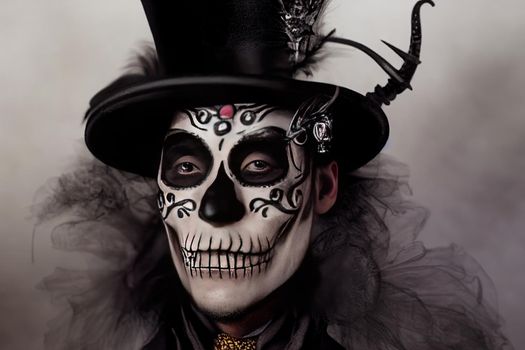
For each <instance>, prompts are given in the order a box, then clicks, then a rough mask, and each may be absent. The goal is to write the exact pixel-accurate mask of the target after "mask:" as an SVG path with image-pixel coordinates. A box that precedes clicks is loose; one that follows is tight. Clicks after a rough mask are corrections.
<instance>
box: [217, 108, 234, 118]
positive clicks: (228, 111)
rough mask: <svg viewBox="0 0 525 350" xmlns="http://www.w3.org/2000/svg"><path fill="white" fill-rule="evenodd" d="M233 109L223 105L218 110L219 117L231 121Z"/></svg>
mask: <svg viewBox="0 0 525 350" xmlns="http://www.w3.org/2000/svg"><path fill="white" fill-rule="evenodd" d="M233 114H234V108H233V105H224V106H222V107H221V109H219V115H220V116H221V118H222V119H231V118H233Z"/></svg>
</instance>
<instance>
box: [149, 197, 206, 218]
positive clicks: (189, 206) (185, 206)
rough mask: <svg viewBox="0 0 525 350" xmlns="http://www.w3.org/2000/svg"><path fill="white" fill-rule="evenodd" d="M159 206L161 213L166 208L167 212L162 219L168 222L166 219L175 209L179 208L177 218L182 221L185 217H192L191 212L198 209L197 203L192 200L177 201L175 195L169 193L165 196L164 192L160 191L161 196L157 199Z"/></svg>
mask: <svg viewBox="0 0 525 350" xmlns="http://www.w3.org/2000/svg"><path fill="white" fill-rule="evenodd" d="M157 205H158V207H159V209H160V211H161V213H162V212H163V211H164V209H165V208H166V212H165V213H164V214H163V215H162V219H163V220H166V218H167V217H168V216H169V215H170V213H171V211H172V210H173V209H175V208H177V216H178V217H179V218H180V219H182V218H183V217H184V215H186V216H190V212H193V211H195V209H196V208H197V203H195V201H193V200H191V199H183V200H180V201H178V202H177V201H176V200H175V194H173V193H171V192H170V193H168V194H165V193H164V192H162V191H159V195H158V197H157Z"/></svg>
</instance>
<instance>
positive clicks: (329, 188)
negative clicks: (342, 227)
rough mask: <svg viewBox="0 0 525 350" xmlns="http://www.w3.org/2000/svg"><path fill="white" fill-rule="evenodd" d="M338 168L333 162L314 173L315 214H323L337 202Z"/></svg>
mask: <svg viewBox="0 0 525 350" xmlns="http://www.w3.org/2000/svg"><path fill="white" fill-rule="evenodd" d="M338 178H339V167H338V166H337V163H336V162H335V161H331V162H330V163H328V164H326V165H323V166H319V167H317V169H316V172H315V193H314V194H315V207H314V210H315V213H316V214H319V215H320V214H324V213H326V212H327V211H328V210H330V209H331V208H332V207H333V205H334V204H335V201H336V200H337V191H338Z"/></svg>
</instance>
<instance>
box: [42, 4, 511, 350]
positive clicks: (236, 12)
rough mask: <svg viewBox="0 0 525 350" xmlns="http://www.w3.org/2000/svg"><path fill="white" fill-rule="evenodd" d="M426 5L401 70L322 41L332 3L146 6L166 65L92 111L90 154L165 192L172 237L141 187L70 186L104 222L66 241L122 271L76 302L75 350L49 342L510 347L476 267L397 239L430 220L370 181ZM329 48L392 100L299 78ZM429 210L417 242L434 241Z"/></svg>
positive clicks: (104, 173) (384, 177) (67, 335)
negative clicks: (353, 57)
mask: <svg viewBox="0 0 525 350" xmlns="http://www.w3.org/2000/svg"><path fill="white" fill-rule="evenodd" d="M427 2H428V3H431V2H430V1H420V2H418V3H417V4H416V7H415V9H414V13H413V18H412V22H413V30H412V40H411V47H410V51H409V53H404V52H402V51H400V50H399V49H396V48H395V47H392V46H391V47H392V48H393V49H394V50H395V51H396V52H397V53H398V54H399V55H400V56H401V57H402V58H403V59H404V62H405V63H404V65H403V67H402V68H401V69H400V70H396V69H395V68H393V67H392V66H391V65H390V64H388V62H386V61H385V60H384V59H382V58H381V57H380V56H378V55H377V54H376V53H375V52H373V51H371V50H370V49H368V48H366V47H365V46H363V45H362V44H359V43H356V42H353V41H351V40H347V39H343V38H338V37H335V36H334V35H333V32H332V33H329V34H327V35H320V34H318V33H317V29H318V24H317V23H318V20H319V18H318V17H319V14H320V12H321V11H322V9H323V7H324V4H323V2H322V1H287V2H286V1H283V2H280V1H271V0H266V1H262V0H243V1H233V0H232V1H223V2H218V1H179V2H167V1H165V2H161V1H153V0H143V5H144V8H145V11H146V15H147V17H148V21H149V24H150V27H151V30H152V33H153V37H154V40H155V47H156V51H155V52H150V53H149V55H145V56H142V57H141V62H142V65H141V72H138V73H137V72H133V73H130V74H126V75H124V76H122V77H121V78H119V79H118V80H117V81H115V82H114V83H112V84H111V85H110V86H108V87H107V88H105V89H104V90H102V91H101V92H100V93H99V94H97V95H96V96H95V97H94V98H93V100H92V101H91V106H90V109H89V111H88V113H87V116H86V143H87V146H88V148H89V149H90V151H91V152H92V153H93V154H94V155H95V156H96V157H97V158H98V159H99V160H101V161H103V162H104V163H106V164H107V165H108V166H110V167H112V168H116V169H120V170H124V171H127V172H130V173H135V174H139V175H141V176H145V177H149V178H153V179H156V183H157V186H158V190H159V193H158V195H157V205H158V209H159V211H160V219H161V224H162V226H163V227H164V231H165V236H164V235H161V234H160V232H159V231H158V230H157V229H158V225H157V224H156V223H155V219H154V218H153V217H152V216H150V214H149V212H148V210H142V211H141V210H139V209H137V207H138V208H140V206H137V203H138V202H140V201H143V200H144V199H148V200H151V198H150V197H149V196H148V195H147V193H148V191H147V190H144V191H138V192H139V194H137V189H141V188H142V189H143V187H144V183H142V184H141V181H140V180H137V179H136V178H130V177H129V176H128V175H125V173H121V172H119V171H117V170H115V169H112V168H107V167H104V166H100V165H98V166H93V167H88V168H87V172H86V173H85V174H84V175H83V176H82V177H81V178H82V179H84V178H85V177H86V175H88V177H87V178H89V181H91V182H95V184H96V186H92V184H90V183H88V184H87V185H86V183H84V182H83V181H78V178H73V179H71V178H70V179H69V181H63V182H62V184H64V183H65V184H68V183H72V184H74V185H75V186H69V185H67V186H65V187H64V188H62V189H61V191H59V194H60V195H62V196H64V195H65V194H67V193H71V192H75V193H79V197H77V198H74V200H71V201H69V202H68V203H69V204H70V205H72V204H74V205H79V204H80V205H81V206H82V209H83V211H82V213H83V214H82V215H84V216H85V217H89V220H79V221H77V222H76V223H75V225H70V226H67V227H68V229H70V228H74V230H71V232H73V231H74V232H76V233H74V234H73V236H74V237H75V238H76V240H73V242H71V241H68V242H69V243H70V244H72V245H73V246H74V245H77V247H78V246H80V247H81V249H80V250H84V251H86V250H87V251H90V252H91V253H94V254H96V255H98V256H101V257H103V258H105V259H113V262H114V263H115V265H116V266H118V268H117V269H114V270H113V271H112V272H108V273H106V274H91V275H90V280H91V281H97V283H96V284H95V285H96V287H97V288H96V289H95V288H87V289H86V288H83V290H87V291H89V292H83V293H79V294H76V295H75V296H74V297H71V298H69V299H68V300H69V302H70V303H71V304H72V305H73V307H72V309H73V314H72V316H71V317H70V318H69V319H68V320H69V321H70V322H69V325H68V326H67V327H64V328H65V329H62V330H61V331H62V332H64V333H63V334H61V335H60V331H58V330H59V329H60V327H56V328H55V329H56V330H57V331H56V332H55V333H54V335H55V336H56V337H57V338H63V339H65V342H64V343H61V344H60V343H59V342H57V341H54V340H50V343H49V344H53V346H55V347H56V346H62V347H63V348H78V347H81V348H100V347H102V348H114V349H118V348H140V347H144V348H145V349H342V348H345V349H449V348H460V349H472V348H476V349H493V348H501V347H502V346H503V345H504V338H503V337H501V335H500V334H499V332H498V324H497V321H496V320H495V318H494V315H493V314H492V313H491V311H490V310H489V309H488V307H487V305H486V303H485V302H484V301H483V299H482V298H478V295H477V294H476V293H477V292H478V291H479V289H478V287H477V285H474V286H473V285H471V284H469V282H470V280H469V278H470V276H469V275H468V274H467V273H466V271H465V270H464V269H463V268H462V267H461V264H459V263H457V261H455V260H454V259H457V257H458V256H460V254H459V253H458V252H455V251H453V250H443V251H427V250H425V249H424V248H423V247H422V246H421V245H420V244H417V243H415V242H411V241H409V242H406V241H405V242H403V241H402V240H398V239H399V236H398V235H397V233H396V231H395V230H393V228H395V226H396V224H397V222H396V221H395V218H396V216H397V215H398V214H399V213H401V212H406V211H409V209H412V208H410V207H409V205H408V204H407V202H406V201H405V200H403V198H402V197H401V194H400V192H401V189H400V186H401V184H400V183H399V182H398V181H397V180H396V179H395V178H393V177H389V176H391V175H392V176H394V174H391V172H390V171H388V170H385V167H387V166H389V165H391V163H390V162H388V161H384V160H383V161H381V160H379V161H376V162H373V163H371V165H368V166H367V167H365V168H363V169H361V170H360V171H358V172H352V171H355V170H356V169H358V168H360V167H362V166H363V165H365V164H367V163H368V162H370V161H371V160H372V158H374V157H375V156H376V155H377V153H378V152H379V151H380V150H381V148H382V147H383V145H384V144H385V142H386V139H387V137H388V122H387V120H386V116H385V115H384V113H383V111H382V109H381V104H383V103H389V102H390V101H392V100H393V99H394V98H395V97H396V95H397V94H399V93H401V92H403V91H404V90H405V89H406V88H407V87H409V83H410V79H411V78H412V76H413V74H414V73H415V69H416V66H417V64H418V63H419V61H418V55H419V49H420V44H421V32H420V26H419V9H420V8H421V6H422V5H423V4H424V3H427ZM328 42H332V43H340V44H346V45H350V46H353V47H355V48H358V49H359V50H361V51H363V52H364V53H366V54H367V55H369V56H370V57H372V58H373V59H374V60H375V61H376V62H377V63H378V64H379V65H380V66H381V67H382V68H383V69H384V70H385V72H387V73H388V74H389V75H390V80H389V82H388V84H387V85H385V86H384V87H381V86H378V87H376V89H375V91H374V92H373V93H370V94H368V95H367V96H362V95H360V94H358V93H356V92H354V91H351V90H348V89H345V88H343V87H338V86H333V85H329V84H322V83H317V82H306V81H299V80H295V79H293V78H292V75H293V74H294V73H295V72H297V71H298V70H299V69H303V70H305V69H306V70H307V69H308V68H309V67H310V65H311V62H312V61H314V58H315V54H316V53H317V52H319V50H320V49H321V48H322V47H323V46H324V44H325V43H328ZM371 169H372V170H373V169H376V171H377V173H376V174H373V175H370V174H367V173H366V172H367V171H370V170H371ZM94 172H96V173H95V174H94ZM93 174H94V175H95V176H94V177H93V176H92V175H93ZM100 179H103V180H100ZM97 181H101V182H102V183H96V182H97ZM141 186H142V187H141ZM89 187H91V188H95V189H96V190H90V193H91V194H93V196H87V195H86V194H85V191H86V188H89ZM134 191H135V192H134ZM59 198H60V196H59ZM134 199H135V200H134ZM93 201H95V202H96V204H97V205H94V206H93V205H92V203H93ZM66 202H67V201H64V203H66ZM85 203H88V204H85ZM142 209H144V208H142ZM86 212H88V213H89V214H88V215H86V214H85V213H86ZM415 212H416V214H418V215H416V216H412V217H410V222H408V223H406V222H404V223H403V224H404V226H403V227H402V230H400V231H402V232H401V234H409V233H412V231H411V230H417V229H418V228H419V227H420V226H421V223H422V221H424V216H425V214H424V213H421V212H420V211H419V212H418V211H417V210H415ZM156 217H157V218H158V216H156ZM86 222H89V224H88V225H86ZM93 222H96V223H98V224H100V223H102V227H103V228H104V229H103V230H101V229H99V228H100V227H98V226H96V225H93V224H92V223H93ZM79 227H80V228H82V227H84V228H83V229H79ZM88 227H89V228H88ZM96 227H98V228H96ZM79 231H82V233H81V234H78V232H79ZM104 232H107V234H106V233H104ZM115 232H117V233H115ZM122 233H125V235H124V236H122ZM60 237H61V238H62V239H64V238H67V237H69V238H71V237H72V236H71V234H70V233H69V232H67V233H64V234H62V235H60ZM93 237H96V239H94V238H93ZM124 237H125V238H124ZM165 237H167V239H166V238H165ZM86 240H87V241H89V242H90V243H91V244H86ZM126 240H129V241H126ZM100 242H103V243H104V244H101V243H100ZM88 246H89V249H91V250H89V249H88ZM93 247H95V248H93ZM168 247H169V252H170V254H169V256H170V259H169V260H166V259H165V257H166V252H167V251H168ZM130 250H131V252H130ZM173 265H174V267H175V268H173ZM434 265H440V268H434V267H433V266H434ZM115 271H118V273H115ZM175 271H176V272H175ZM66 277H67V276H66ZM69 277H70V278H72V277H74V276H69ZM63 278H64V276H58V275H55V276H54V277H51V278H49V279H48V280H47V281H46V283H45V284H46V285H47V287H48V288H50V289H53V286H55V287H56V286H57V285H58V284H59V282H60V281H63ZM78 279H79V280H84V279H85V278H84V277H82V278H78ZM123 282H124V283H123ZM452 283H456V284H455V285H452ZM87 284H90V283H87ZM65 322H66V323H67V321H65ZM91 322H98V323H100V326H94V325H92V324H91ZM57 334H58V335H57ZM50 339H51V338H50ZM56 344H59V345H56Z"/></svg>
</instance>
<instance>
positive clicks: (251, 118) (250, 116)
mask: <svg viewBox="0 0 525 350" xmlns="http://www.w3.org/2000/svg"><path fill="white" fill-rule="evenodd" d="M256 117H257V115H256V114H255V112H254V111H246V112H244V113H243V114H242V115H241V123H243V124H244V125H252V124H253V123H254V122H255V119H256Z"/></svg>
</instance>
